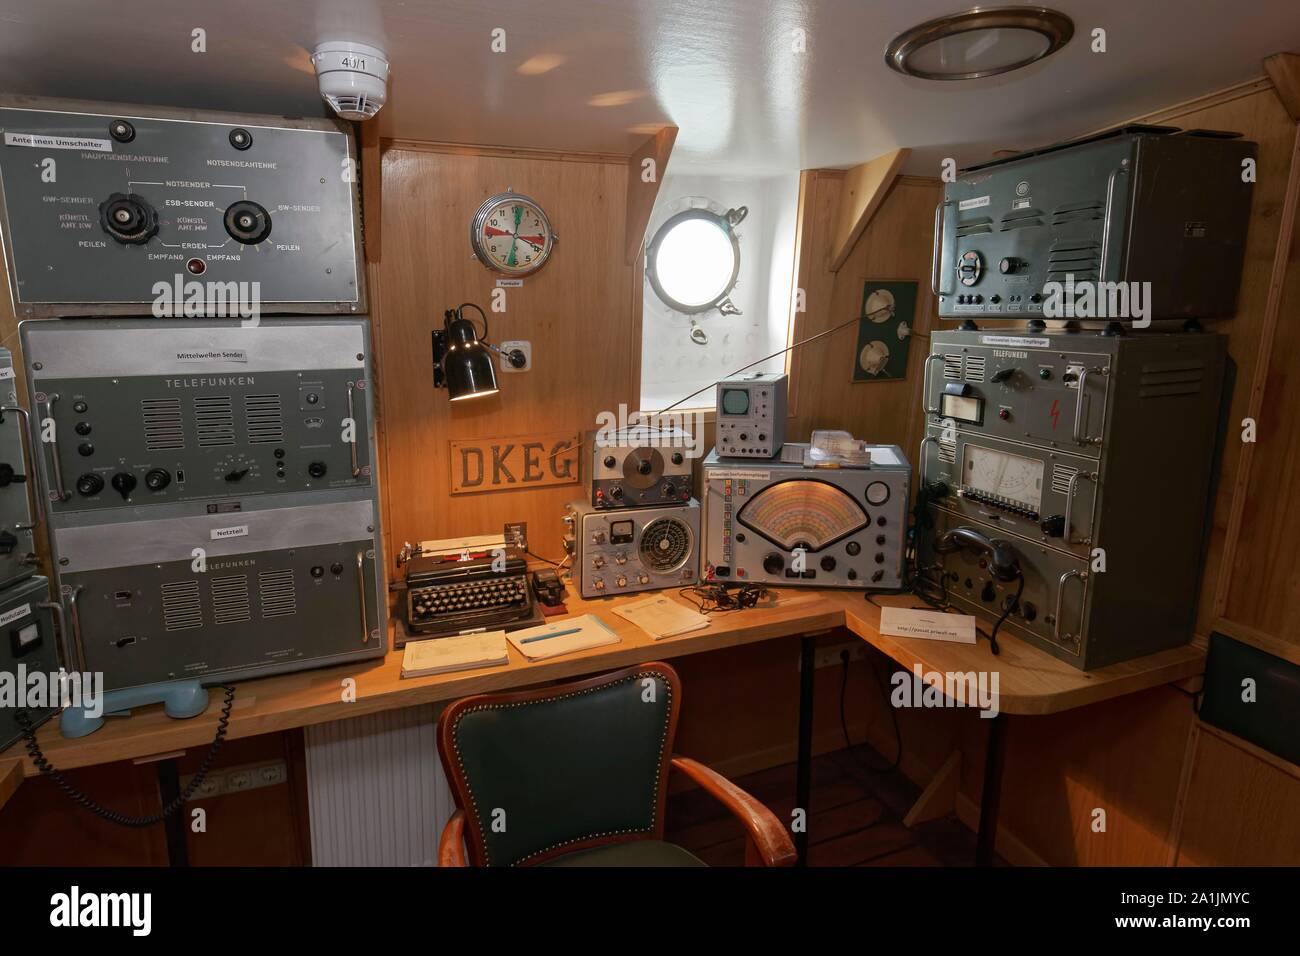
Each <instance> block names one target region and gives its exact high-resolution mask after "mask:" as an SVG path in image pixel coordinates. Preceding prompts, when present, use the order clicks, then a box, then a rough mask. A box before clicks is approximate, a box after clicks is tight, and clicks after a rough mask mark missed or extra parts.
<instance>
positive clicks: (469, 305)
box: [456, 302, 488, 343]
mask: <svg viewBox="0 0 1300 956" xmlns="http://www.w3.org/2000/svg"><path fill="white" fill-rule="evenodd" d="M466 309H473V310H474V311H475V312H477V313H478V314H479V317H480V318H482V320H483V334H482V335H480V336H479V341H480V342H484V343H486V341H487V337H488V317H487V313H486V312H484V311H483V309H482V308H481V307H480V306H477V305H475V304H474V303H473V302H462V303H461V304H460V305H458V306H456V317H457V318H459V319H464V318H465V316H463V315H462V314H461V313H462V312H464V311H465V310H466ZM465 321H466V322H469V319H465ZM471 324H472V323H471Z"/></svg>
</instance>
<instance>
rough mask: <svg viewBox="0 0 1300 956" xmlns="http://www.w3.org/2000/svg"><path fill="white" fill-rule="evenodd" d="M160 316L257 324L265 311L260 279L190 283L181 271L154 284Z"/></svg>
mask: <svg viewBox="0 0 1300 956" xmlns="http://www.w3.org/2000/svg"><path fill="white" fill-rule="evenodd" d="M153 294H154V300H153V315H154V318H156V319H180V318H186V319H191V318H228V319H242V320H244V323H245V324H256V320H257V318H258V316H259V315H261V312H262V283H260V282H199V281H198V280H197V279H191V280H189V281H188V282H187V281H186V279H185V277H184V276H183V275H181V274H180V273H179V272H178V273H176V275H175V276H173V277H172V281H171V282H155V283H154V285H153Z"/></svg>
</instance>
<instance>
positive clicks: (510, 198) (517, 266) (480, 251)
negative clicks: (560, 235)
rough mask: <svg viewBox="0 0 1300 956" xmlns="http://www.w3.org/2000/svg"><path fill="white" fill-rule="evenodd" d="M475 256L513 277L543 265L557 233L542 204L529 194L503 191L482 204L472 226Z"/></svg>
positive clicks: (486, 264)
mask: <svg viewBox="0 0 1300 956" xmlns="http://www.w3.org/2000/svg"><path fill="white" fill-rule="evenodd" d="M470 245H471V246H473V249H474V255H476V256H477V257H478V259H479V261H480V262H482V263H483V264H484V265H485V266H487V267H488V268H489V269H494V270H495V271H497V272H501V273H504V274H505V275H510V276H523V275H528V274H529V273H530V272H535V271H536V270H537V269H539V268H541V266H542V263H544V262H545V261H546V259H547V257H548V256H549V255H550V254H551V248H552V247H553V246H554V245H555V234H554V233H553V232H552V231H551V223H550V220H548V219H547V218H546V213H545V212H543V211H542V207H541V206H539V205H537V203H535V202H533V201H532V200H531V199H529V198H528V197H527V196H520V195H518V194H516V193H501V194H500V195H498V196H493V197H492V198H491V199H489V200H487V202H485V203H483V205H482V206H480V207H479V209H478V212H477V213H476V214H475V216H474V222H473V223H472V224H471V226H470Z"/></svg>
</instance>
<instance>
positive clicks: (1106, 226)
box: [1097, 166, 1128, 282]
mask: <svg viewBox="0 0 1300 956" xmlns="http://www.w3.org/2000/svg"><path fill="white" fill-rule="evenodd" d="M1127 172H1128V169H1127V168H1126V167H1124V166H1116V167H1115V168H1114V169H1112V170H1111V171H1110V178H1109V179H1107V180H1106V210H1105V212H1103V213H1102V217H1101V261H1099V262H1098V263H1097V281H1098V282H1105V281H1106V256H1107V254H1108V252H1109V251H1110V220H1111V212H1112V210H1113V209H1114V206H1115V180H1116V179H1118V178H1119V176H1120V174H1121V173H1127Z"/></svg>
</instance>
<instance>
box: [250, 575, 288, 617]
mask: <svg viewBox="0 0 1300 956" xmlns="http://www.w3.org/2000/svg"><path fill="white" fill-rule="evenodd" d="M257 590H258V595H259V597H260V598H261V602H262V617H287V616H289V615H290V614H297V613H298V595H297V592H296V590H295V588H294V582H293V568H285V569H283V570H280V571H262V572H260V573H259V574H258V575H257Z"/></svg>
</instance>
